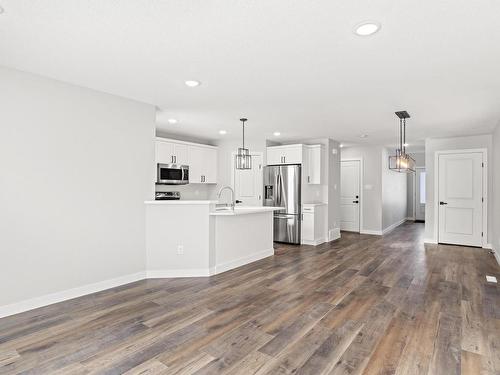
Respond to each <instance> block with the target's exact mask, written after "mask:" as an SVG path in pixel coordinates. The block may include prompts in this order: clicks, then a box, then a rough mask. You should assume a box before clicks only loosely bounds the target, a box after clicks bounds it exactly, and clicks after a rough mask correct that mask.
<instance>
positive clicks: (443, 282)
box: [0, 223, 500, 375]
mask: <svg viewBox="0 0 500 375" xmlns="http://www.w3.org/2000/svg"><path fill="white" fill-rule="evenodd" d="M422 234H423V224H410V223H407V224H404V225H403V226H401V227H399V228H397V229H396V230H394V231H393V232H392V233H390V234H388V235H386V236H383V237H377V236H369V235H358V234H352V233H343V234H342V239H340V240H337V241H334V242H331V243H327V244H323V245H321V246H317V247H312V246H301V247H286V248H282V249H281V251H279V252H278V254H279V255H275V256H274V257H270V258H267V259H264V260H262V261H259V262H255V263H252V264H250V265H247V266H244V267H241V268H238V269H236V270H232V271H229V272H226V273H223V274H221V275H217V276H214V277H211V278H186V279H169V280H164V279H162V280H159V279H158V280H147V281H140V282H136V283H133V284H128V285H125V286H122V287H119V288H114V289H110V290H106V291H103V292H100V293H96V294H93V295H89V296H85V297H81V298H77V299H74V300H71V301H67V302H62V303H59V304H55V305H51V306H47V307H44V308H40V309H37V310H33V311H29V312H26V313H23V314H19V315H16V316H12V317H8V318H4V319H0V373H1V374H17V373H23V374H24V373H26V374H127V375H130V374H254V373H256V374H292V373H294V374H311V375H312V374H314V375H320V374H370V375H371V374H437V375H442V374H460V373H462V374H474V375H476V374H500V288H499V287H498V286H497V285H496V284H489V283H486V280H485V275H486V274H489V275H496V276H497V277H499V276H500V268H499V267H498V265H497V264H496V261H495V259H494V257H493V256H492V255H491V254H489V253H488V251H486V250H483V249H473V248H468V247H458V246H435V245H430V246H429V245H426V246H425V247H424V245H423V243H422Z"/></svg>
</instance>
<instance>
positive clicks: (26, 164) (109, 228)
mask: <svg viewBox="0 0 500 375" xmlns="http://www.w3.org/2000/svg"><path fill="white" fill-rule="evenodd" d="M0 86H1V87H2V89H1V90H0V116H1V121H0V122H1V126H0V170H1V173H0V207H1V213H0V228H1V235H0V259H2V261H1V262H0V285H2V288H1V290H2V292H1V293H0V310H2V308H3V307H5V306H6V305H11V306H12V304H17V303H20V302H21V301H26V300H32V299H37V298H40V297H43V298H45V297H46V296H47V295H50V294H54V293H59V294H58V295H59V296H61V295H62V294H61V293H64V292H67V291H68V290H70V289H73V292H74V293H77V291H80V292H81V291H85V290H86V291H87V293H88V292H89V291H88V290H89V289H88V288H89V285H93V286H92V287H93V288H97V286H99V287H103V286H107V287H110V285H112V284H113V280H114V281H115V282H118V281H117V280H118V279H119V281H120V282H119V283H125V282H130V281H133V279H134V278H135V277H139V276H137V275H138V273H141V272H143V271H144V270H145V261H146V259H145V255H144V254H145V207H144V200H150V199H152V197H153V192H154V184H153V178H154V162H153V160H154V143H153V138H154V121H155V108H154V107H153V106H151V105H146V104H143V103H139V102H135V101H132V100H127V99H124V98H120V97H117V96H112V95H108V94H104V93H100V92H97V91H93V90H89V89H85V88H81V87H77V86H73V85H69V84H65V83H61V82H59V81H55V80H51V79H47V78H43V77H40V76H36V75H32V74H28V73H23V72H19V71H16V70H10V69H6V68H0ZM97 284H98V285H97ZM7 286H8V287H7ZM82 288H83V289H85V288H87V289H85V290H83V289H82ZM83 294H84V293H83ZM66 296H67V298H69V297H68V295H66ZM71 296H72V297H74V295H70V297H71ZM53 298H55V297H53ZM37 301H38V300H37ZM44 301H45V302H46V301H47V300H46V299H44V300H43V301H40V304H44V303H43V302H44ZM50 302H54V299H52V300H51V301H50ZM24 306H25V307H27V308H32V307H33V305H29V304H25V305H24ZM4 311H7V310H5V309H4ZM9 311H13V310H12V309H11V310H9Z"/></svg>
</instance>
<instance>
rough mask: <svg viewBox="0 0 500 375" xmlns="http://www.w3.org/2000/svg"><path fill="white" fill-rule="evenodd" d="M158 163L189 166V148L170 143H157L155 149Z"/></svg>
mask: <svg viewBox="0 0 500 375" xmlns="http://www.w3.org/2000/svg"><path fill="white" fill-rule="evenodd" d="M155 159H156V163H161V164H170V163H174V164H187V163H188V146H187V145H185V144H181V143H175V142H170V141H163V140H161V141H158V140H157V141H156V147H155Z"/></svg>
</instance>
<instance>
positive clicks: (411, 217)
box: [406, 216, 415, 221]
mask: <svg viewBox="0 0 500 375" xmlns="http://www.w3.org/2000/svg"><path fill="white" fill-rule="evenodd" d="M406 220H408V221H415V218H414V217H413V216H408V217H407V218H406Z"/></svg>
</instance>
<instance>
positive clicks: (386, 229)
mask: <svg viewBox="0 0 500 375" xmlns="http://www.w3.org/2000/svg"><path fill="white" fill-rule="evenodd" d="M404 222H406V218H403V219H401V220H399V221H398V222H397V223H394V224H392V225H389V226H388V227H387V228H385V229H383V230H382V235H384V234H387V233H389V232H392V231H393V230H394V229H396V228H397V227H399V226H400V225H401V224H403V223H404Z"/></svg>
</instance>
